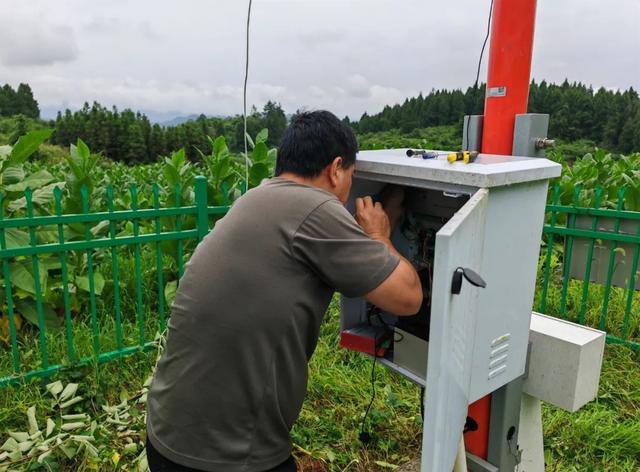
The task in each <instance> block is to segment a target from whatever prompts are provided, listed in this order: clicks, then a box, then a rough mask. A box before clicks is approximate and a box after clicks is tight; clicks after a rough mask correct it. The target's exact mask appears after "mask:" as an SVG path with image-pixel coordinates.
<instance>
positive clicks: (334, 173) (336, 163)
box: [328, 156, 344, 187]
mask: <svg viewBox="0 0 640 472" xmlns="http://www.w3.org/2000/svg"><path fill="white" fill-rule="evenodd" d="M343 163H344V162H343V160H342V156H338V157H336V158H334V159H333V161H331V164H329V166H328V167H329V180H330V181H331V185H333V186H334V187H335V186H336V185H338V173H339V172H340V171H341V170H342V165H343Z"/></svg>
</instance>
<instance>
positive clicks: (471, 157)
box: [447, 151, 478, 164]
mask: <svg viewBox="0 0 640 472" xmlns="http://www.w3.org/2000/svg"><path fill="white" fill-rule="evenodd" d="M477 157H478V151H458V152H451V153H449V154H448V155H447V161H449V164H453V163H454V162H456V161H462V162H464V163H465V164H469V163H470V162H474V161H475V160H476V158H477Z"/></svg>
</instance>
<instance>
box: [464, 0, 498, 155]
mask: <svg viewBox="0 0 640 472" xmlns="http://www.w3.org/2000/svg"><path fill="white" fill-rule="evenodd" d="M492 14H493V0H491V6H489V19H488V20H487V34H486V36H485V37H484V42H483V43H482V49H481V50H480V59H478V72H476V81H475V82H474V84H473V90H474V91H475V90H476V88H477V87H478V81H479V80H480V67H481V66H482V56H484V49H485V47H486V46H487V41H488V40H489V34H490V32H491V15H492ZM471 106H472V107H473V104H472V105H471ZM470 113H473V108H472V109H471V111H470ZM469 123H471V114H469V118H468V119H467V145H466V146H465V149H463V151H469V150H470V149H469Z"/></svg>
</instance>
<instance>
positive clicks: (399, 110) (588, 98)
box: [0, 81, 640, 164]
mask: <svg viewBox="0 0 640 472" xmlns="http://www.w3.org/2000/svg"><path fill="white" fill-rule="evenodd" d="M484 96H485V86H484V85H480V86H478V87H469V88H467V90H466V91H462V90H460V89H455V90H432V91H431V92H430V93H429V94H428V95H423V94H420V95H418V96H417V97H413V98H407V99H406V100H405V101H404V103H402V104H397V105H393V106H386V107H384V109H383V110H382V111H381V112H380V113H377V114H373V115H369V114H367V113H364V114H363V115H362V117H361V118H360V120H358V121H354V122H351V121H350V120H349V118H348V117H345V118H344V121H345V122H346V123H348V124H350V125H351V126H352V127H353V128H354V129H355V130H356V132H357V133H358V134H360V135H363V134H365V133H372V132H382V131H386V132H394V133H395V132H398V133H408V132H411V131H413V130H414V129H419V128H427V127H433V126H440V125H456V126H461V123H462V118H463V116H464V115H465V114H481V113H482V110H483V108H484ZM7 97H9V98H7ZM528 109H529V112H531V113H549V114H550V115H551V120H550V125H549V136H550V137H553V138H560V139H562V140H564V141H567V142H573V141H577V140H581V139H582V140H588V141H591V142H593V144H595V145H597V146H600V147H602V148H605V149H607V150H611V151H617V152H622V153H629V152H632V151H640V99H639V97H638V93H637V92H636V91H635V90H634V89H633V88H629V89H628V90H625V91H612V90H607V89H604V88H600V89H598V90H597V91H594V89H593V88H591V87H587V86H586V85H584V84H581V83H569V82H568V81H565V82H563V83H562V84H559V85H557V84H548V83H547V82H546V81H542V82H540V83H536V82H535V81H534V82H532V83H531V87H530V92H529V108H528ZM296 113H298V111H296ZM0 114H10V115H18V118H20V115H24V116H27V117H35V118H37V117H38V116H39V110H38V104H37V102H36V101H35V100H34V99H33V94H32V93H31V89H30V87H29V86H28V85H27V84H20V85H19V86H18V89H17V90H13V89H12V88H11V87H10V86H9V85H5V86H4V87H2V88H0ZM294 116H295V115H294ZM21 123H22V121H21ZM287 123H288V119H287V116H286V115H285V112H284V110H283V109H282V107H281V106H280V104H278V103H274V102H268V103H267V104H266V105H265V106H264V108H263V109H262V110H261V111H258V110H256V109H255V108H253V109H252V111H251V113H250V114H249V116H248V117H247V130H248V133H249V135H251V136H255V135H256V134H257V133H258V131H259V130H261V129H262V128H267V129H268V130H269V140H268V143H267V144H268V145H269V146H277V145H278V143H279V141H280V138H281V137H282V134H283V132H284V130H285V128H286V126H287ZM27 124H28V123H27V122H24V123H23V125H24V126H27ZM47 125H48V126H51V127H53V128H54V130H55V131H54V134H53V135H52V137H51V142H52V143H53V144H59V145H63V146H68V145H69V144H70V143H73V142H75V141H76V140H77V138H82V140H84V141H85V142H86V143H87V144H88V145H89V147H90V148H91V149H95V150H100V151H102V152H103V153H104V154H105V155H106V156H108V157H109V158H111V159H114V160H119V161H124V162H127V163H132V164H134V163H144V162H154V161H156V160H157V159H158V156H166V155H169V154H170V153H171V152H172V151H174V150H176V149H179V148H184V149H185V151H186V153H187V156H188V157H189V158H190V159H192V160H196V159H197V158H198V150H200V151H202V152H204V153H205V154H206V153H209V152H210V150H211V143H210V141H209V139H208V137H209V136H211V137H216V136H220V135H224V136H225V138H226V141H227V143H228V145H229V148H230V149H231V150H232V151H235V152H237V151H241V150H242V149H243V143H244V141H243V136H244V131H243V119H242V117H241V116H239V115H237V116H233V117H207V116H205V115H200V116H199V117H198V118H197V119H195V120H192V121H188V122H186V123H182V124H180V125H177V126H167V127H164V126H161V125H159V124H153V123H151V122H150V120H149V119H148V118H147V117H146V116H145V115H144V114H142V113H140V112H134V111H132V110H130V109H125V110H118V109H117V108H116V107H112V108H110V109H109V108H106V107H104V106H102V105H100V104H99V103H96V102H94V103H93V104H92V105H89V104H88V103H85V104H84V106H83V107H82V108H81V109H80V110H77V111H74V112H72V111H71V110H68V109H67V110H65V111H64V112H58V115H57V117H56V119H55V120H53V121H51V122H49V123H47ZM14 135H15V133H14Z"/></svg>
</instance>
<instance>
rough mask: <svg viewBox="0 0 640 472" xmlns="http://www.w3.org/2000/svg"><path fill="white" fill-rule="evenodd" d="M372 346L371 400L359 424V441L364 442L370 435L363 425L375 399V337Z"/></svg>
mask: <svg viewBox="0 0 640 472" xmlns="http://www.w3.org/2000/svg"><path fill="white" fill-rule="evenodd" d="M373 348H374V350H373V362H372V364H371V401H370V402H369V405H367V409H366V411H365V412H364V417H363V418H362V423H361V424H360V442H362V443H364V444H366V443H368V442H369V441H371V435H370V434H369V433H368V432H367V431H365V429H364V426H365V423H366V421H367V416H369V411H370V410H371V407H372V406H373V402H374V400H375V399H376V361H377V360H378V346H377V341H376V340H375V339H374V346H373Z"/></svg>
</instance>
